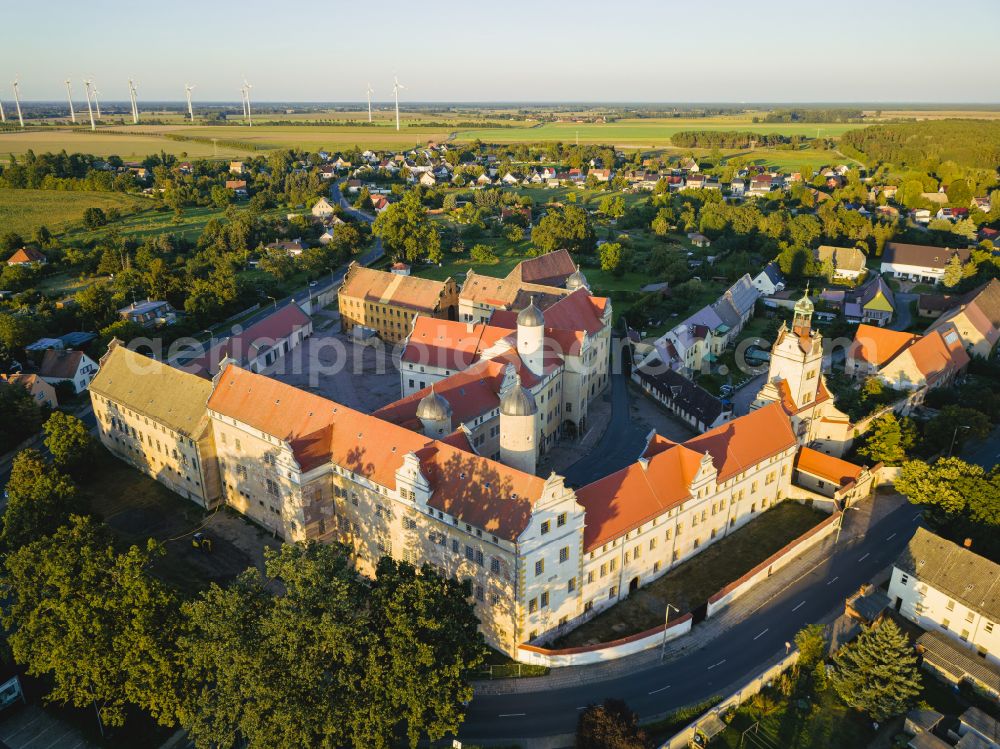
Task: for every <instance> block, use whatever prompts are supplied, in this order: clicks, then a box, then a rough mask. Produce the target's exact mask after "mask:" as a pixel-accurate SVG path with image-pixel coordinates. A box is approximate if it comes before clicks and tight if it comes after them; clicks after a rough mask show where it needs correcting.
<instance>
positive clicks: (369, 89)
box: [367, 83, 375, 122]
mask: <svg viewBox="0 0 1000 749" xmlns="http://www.w3.org/2000/svg"><path fill="white" fill-rule="evenodd" d="M367 85H368V121H369V122H371V121H372V94H374V93H375V89H373V88H372V84H370V83H369V84H367Z"/></svg>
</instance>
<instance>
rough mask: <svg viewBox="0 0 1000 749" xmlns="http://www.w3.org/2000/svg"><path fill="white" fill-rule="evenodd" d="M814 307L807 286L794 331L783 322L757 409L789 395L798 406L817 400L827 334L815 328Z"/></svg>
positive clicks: (798, 303) (795, 316) (793, 325)
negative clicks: (824, 338)
mask: <svg viewBox="0 0 1000 749" xmlns="http://www.w3.org/2000/svg"><path fill="white" fill-rule="evenodd" d="M814 309H815V308H814V306H813V303H812V301H810V299H809V289H808V288H807V289H806V293H805V295H804V296H803V297H802V298H801V299H800V300H799V301H798V302H796V303H795V310H794V314H793V317H792V327H791V330H789V329H788V328H787V327H786V326H785V325H782V326H781V329H780V330H779V331H778V338H777V340H776V341H775V342H774V346H772V347H771V363H770V366H769V367H768V372H767V384H765V385H764V387H763V388H762V389H761V391H760V393H759V394H758V396H757V400H755V401H754V403H753V407H754V408H759V407H760V406H762V405H765V404H766V403H769V402H771V401H774V400H784V399H785V396H786V395H787V397H788V398H790V399H791V401H792V405H793V406H794V407H795V409H800V408H802V407H803V406H806V405H808V404H810V403H813V402H814V401H815V400H816V394H817V392H818V391H819V383H820V380H821V378H822V366H823V337H822V336H821V335H820V333H819V332H818V331H815V330H813V329H812V315H813V310H814Z"/></svg>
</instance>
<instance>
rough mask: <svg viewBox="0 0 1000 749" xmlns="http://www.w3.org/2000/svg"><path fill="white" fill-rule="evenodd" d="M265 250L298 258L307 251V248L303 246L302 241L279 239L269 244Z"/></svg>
mask: <svg viewBox="0 0 1000 749" xmlns="http://www.w3.org/2000/svg"><path fill="white" fill-rule="evenodd" d="M264 249H265V250H269V251H271V252H283V253H284V254H286V255H288V257H298V256H299V255H301V254H302V253H303V252H305V251H306V247H305V245H304V244H302V240H301V239H278V240H275V241H274V242H269V243H268V244H267V245H266V246H265V247H264Z"/></svg>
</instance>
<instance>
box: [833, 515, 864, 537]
mask: <svg viewBox="0 0 1000 749" xmlns="http://www.w3.org/2000/svg"><path fill="white" fill-rule="evenodd" d="M848 510H857V511H860V510H861V508H860V507H851V506H850V505H848V506H847V507H845V508H844V509H843V510H841V511H840V522H839V523H837V536H836V538H834V539H833V545H834V546H836V545H837V544H838V543H839V542H840V532H841V531H842V530H843V529H844V518H846V517H847V511H848Z"/></svg>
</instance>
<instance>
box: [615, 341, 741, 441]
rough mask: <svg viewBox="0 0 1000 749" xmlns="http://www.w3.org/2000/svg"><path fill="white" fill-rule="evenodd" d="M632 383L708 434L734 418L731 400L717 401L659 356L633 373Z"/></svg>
mask: <svg viewBox="0 0 1000 749" xmlns="http://www.w3.org/2000/svg"><path fill="white" fill-rule="evenodd" d="M632 380H633V382H635V383H636V384H637V385H639V387H641V388H642V389H643V390H645V391H646V393H647V394H649V395H650V396H652V397H653V398H655V399H656V400H657V401H659V402H660V403H661V404H662V405H663V406H664V407H665V408H667V409H669V410H670V411H671V412H672V413H673V414H674V415H676V416H677V417H679V418H680V419H682V420H683V421H685V422H687V423H688V424H690V425H691V426H692V427H693V428H695V429H697V430H698V431H699V432H707V431H708V430H709V429H714V428H715V427H717V426H719V425H720V424H723V423H725V422H726V421H729V420H730V419H731V418H733V407H732V403H731V402H729V401H723V400H721V399H719V398H716V397H715V396H714V395H712V394H711V393H710V392H708V391H707V390H705V389H704V388H703V387H701V386H700V385H698V384H697V383H695V382H693V381H691V380H689V379H688V378H687V377H685V376H684V375H682V374H681V373H680V372H676V371H674V370H673V369H670V368H669V367H667V366H665V365H664V364H663V362H661V361H660V360H659V358H657V357H656V356H653V357H651V358H649V359H647V360H645V361H643V363H642V365H641V366H638V367H636V368H635V369H634V370H632Z"/></svg>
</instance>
